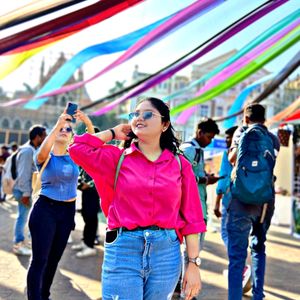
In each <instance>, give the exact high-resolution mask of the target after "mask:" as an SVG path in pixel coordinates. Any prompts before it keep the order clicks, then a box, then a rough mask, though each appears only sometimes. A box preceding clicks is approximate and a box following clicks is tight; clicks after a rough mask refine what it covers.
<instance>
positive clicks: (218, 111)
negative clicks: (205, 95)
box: [216, 106, 223, 117]
mask: <svg viewBox="0 0 300 300" xmlns="http://www.w3.org/2000/svg"><path fill="white" fill-rule="evenodd" d="M216 114H217V117H221V116H223V107H222V106H217V111H216Z"/></svg>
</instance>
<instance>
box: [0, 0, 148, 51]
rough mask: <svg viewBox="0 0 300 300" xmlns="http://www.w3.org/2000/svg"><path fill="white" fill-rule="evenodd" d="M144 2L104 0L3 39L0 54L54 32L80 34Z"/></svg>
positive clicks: (136, 0) (0, 42) (139, 0)
mask: <svg viewBox="0 0 300 300" xmlns="http://www.w3.org/2000/svg"><path fill="white" fill-rule="evenodd" d="M142 1H144V0H102V1H99V2H96V3H94V4H92V5H89V6H88V7H85V8H83V9H79V10H77V11H75V12H72V13H69V14H67V15H64V16H61V17H58V18H56V19H54V20H50V21H47V22H44V23H43V24H40V25H37V26H34V27H31V28H29V29H26V30H23V31H21V32H18V33H16V34H13V35H10V36H8V37H6V38H2V39H1V40H0V54H2V53H4V52H7V51H9V50H12V49H14V48H16V47H18V46H21V45H22V43H23V42H26V41H28V40H30V39H33V40H34V41H35V39H37V38H38V37H39V36H44V35H47V34H49V32H50V33H51V32H52V31H54V30H61V32H60V34H63V35H65V34H66V33H70V32H72V33H75V32H78V31H79V30H82V29H83V28H86V27H89V26H91V25H94V24H96V23H99V22H100V21H103V20H105V19H107V18H110V17H112V16H113V15H115V14H117V13H119V12H121V11H123V10H125V9H127V8H129V7H131V6H133V5H135V4H137V3H139V2H142Z"/></svg>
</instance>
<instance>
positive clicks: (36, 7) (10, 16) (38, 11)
mask: <svg viewBox="0 0 300 300" xmlns="http://www.w3.org/2000/svg"><path fill="white" fill-rule="evenodd" d="M83 1H86V0H72V2H70V1H69V0H61V1H57V0H56V1H55V3H53V1H45V0H42V1H38V3H37V1H35V2H34V3H29V4H27V5H25V6H22V7H19V8H18V9H16V10H14V11H12V12H9V13H7V14H5V15H2V16H1V21H0V30H3V29H7V28H9V27H12V26H16V25H18V24H21V23H24V22H28V21H30V20H33V19H36V18H40V17H42V16H44V15H47V14H50V13H53V12H56V11H58V10H61V9H63V8H66V7H69V6H73V5H74V4H78V3H80V2H83ZM45 2H49V3H45Z"/></svg>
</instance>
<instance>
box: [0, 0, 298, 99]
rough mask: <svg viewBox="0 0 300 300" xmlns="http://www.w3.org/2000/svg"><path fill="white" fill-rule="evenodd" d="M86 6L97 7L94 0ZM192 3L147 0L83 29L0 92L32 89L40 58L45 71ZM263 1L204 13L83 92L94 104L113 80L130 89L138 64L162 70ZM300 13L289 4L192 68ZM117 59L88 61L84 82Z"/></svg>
mask: <svg viewBox="0 0 300 300" xmlns="http://www.w3.org/2000/svg"><path fill="white" fill-rule="evenodd" d="M90 1H93V2H95V1H94V0H90ZM199 1H200V0H199ZM29 2H31V1H27V0H10V1H7V2H6V5H5V7H2V8H1V14H5V12H7V11H10V10H12V9H14V8H16V7H20V6H22V5H23V4H27V3H29ZM194 2H195V0H146V1H144V2H141V3H140V4H138V5H136V6H134V7H132V8H129V9H127V10H125V11H124V12H122V13H119V14H117V15H115V16H114V17H112V18H110V19H108V20H105V21H103V22H101V23H99V24H97V25H94V26H91V27H90V28H88V29H85V30H82V31H81V32H80V33H77V34H75V35H73V36H71V37H69V38H67V39H65V40H62V41H60V42H58V43H56V44H55V45H53V46H51V47H50V48H48V49H46V50H44V51H43V52H41V53H39V54H38V55H35V56H34V57H32V58H31V59H30V60H28V61H26V62H25V63H24V64H23V65H22V66H21V67H20V68H19V69H17V70H15V71H14V72H13V73H11V74H10V75H8V76H7V77H6V78H5V79H3V80H1V81H0V87H2V88H3V89H4V90H5V91H8V92H13V91H14V90H15V89H24V86H23V83H24V82H26V83H28V84H29V85H31V86H35V85H37V83H38V78H39V69H40V64H41V61H42V60H43V59H45V61H46V67H47V65H48V66H49V65H51V64H54V63H55V61H56V59H57V58H58V56H59V53H60V52H61V51H63V52H65V53H66V55H67V57H69V58H70V57H71V56H72V55H74V54H76V53H77V52H79V51H80V50H82V49H84V48H86V47H88V46H91V45H94V44H98V43H102V42H105V41H108V40H111V39H114V38H116V37H118V36H121V35H124V34H126V33H129V32H131V31H134V30H136V29H138V28H140V27H143V26H146V25H148V24H150V23H152V22H154V21H156V20H158V19H161V18H163V17H165V16H167V15H169V14H171V13H173V12H176V11H178V10H180V9H183V8H184V7H186V6H188V5H190V4H191V3H194ZM264 2H266V0H251V1H245V0H227V1H226V2H225V3H223V4H221V5H219V6H218V7H217V8H215V9H213V10H212V11H210V12H209V13H208V14H206V15H204V16H201V17H200V18H197V19H195V20H194V21H192V22H191V23H189V24H187V25H185V26H183V27H181V28H180V29H179V30H177V31H174V32H172V33H171V34H170V35H168V36H167V37H166V38H164V39H161V40H160V41H158V42H157V43H156V44H154V45H153V46H151V47H149V48H147V49H146V50H145V51H143V52H141V53H139V54H138V55H137V56H135V57H134V58H132V59H130V60H129V61H128V62H126V63H124V64H122V65H120V66H118V67H117V68H115V69H114V70H112V71H109V72H108V73H107V74H105V75H103V76H101V77H99V78H98V79H96V80H94V81H93V82H91V83H89V84H87V85H86V88H87V91H88V93H89V96H90V97H91V99H92V100H97V99H99V98H101V97H103V96H105V95H107V91H108V90H109V89H110V88H112V87H113V86H114V84H115V81H123V80H126V84H127V85H129V84H130V83H131V76H132V72H133V70H134V67H135V65H138V66H139V70H140V71H141V72H145V73H152V72H155V71H157V70H159V69H161V68H162V67H164V66H166V65H168V64H170V63H171V62H173V61H174V60H176V59H177V58H179V57H181V56H182V55H184V54H185V53H187V52H189V51H190V50H192V49H194V48H195V47H197V46H198V45H199V44H200V43H201V42H204V41H205V40H207V39H208V38H209V37H211V36H213V35H214V34H216V33H217V32H219V31H220V30H222V29H223V28H224V27H226V26H228V25H229V24H231V23H232V22H234V21H235V20H237V19H239V18H240V17H241V16H243V15H245V14H246V13H247V12H249V11H251V10H253V9H254V8H256V7H257V6H259V5H261V4H262V3H264ZM298 8H299V0H289V1H288V2H287V3H286V4H284V5H282V6H280V7H279V8H277V9H276V10H275V11H273V12H271V13H270V14H269V15H267V16H265V17H264V18H263V19H261V20H259V21H257V22H255V23H254V24H253V25H251V26H249V27H248V28H246V29H245V30H243V31H241V32H240V33H239V34H237V35H236V36H235V37H233V38H231V39H230V40H228V41H227V42H225V43H223V44H222V45H220V46H219V47H218V48H215V49H214V50H213V51H211V52H210V53H208V54H206V55H205V56H204V57H202V58H200V59H199V60H198V61H196V62H195V63H196V64H201V63H203V62H206V61H208V60H211V59H213V58H215V57H217V56H219V55H222V54H223V53H226V52H228V51H230V50H232V49H237V50H238V49H241V48H242V47H243V46H244V45H246V44H247V43H249V42H250V41H251V40H253V39H254V38H255V37H256V36H258V35H259V34H260V33H262V32H263V31H265V30H266V29H268V28H269V27H271V26H272V25H273V24H275V23H276V22H278V21H279V20H281V19H282V18H284V17H285V16H287V15H289V14H291V13H292V12H294V11H295V10H296V9H298ZM13 30H14V29H11V31H13ZM11 31H2V32H0V36H1V34H6V35H7V34H9V33H10V32H11ZM298 50H299V43H298V44H296V45H294V46H293V47H292V48H290V49H289V50H288V51H286V52H285V53H284V54H282V55H280V56H279V57H277V58H276V59H275V60H273V61H272V62H271V63H269V64H267V65H266V66H265V69H267V70H268V71H271V72H276V71H279V70H280V69H282V68H283V67H284V66H285V65H286V64H287V63H288V61H289V60H290V59H292V57H293V56H294V55H295V54H296V53H297V51H298ZM121 54H122V52H119V53H116V54H112V55H105V56H102V57H100V58H94V59H93V60H91V61H89V62H87V63H86V64H85V65H84V66H83V71H84V77H85V79H88V78H90V77H92V76H93V75H94V74H96V73H98V72H99V71H100V70H102V69H103V68H104V67H106V66H107V65H108V64H110V63H111V62H113V61H114V60H115V59H117V58H118V57H119V56H120V55H121ZM1 59H3V58H2V57H1V56H0V67H1ZM2 61H3V60H2ZM190 72H191V66H188V67H186V68H185V69H183V70H182V71H180V72H179V73H178V74H180V75H190ZM298 72H299V70H298Z"/></svg>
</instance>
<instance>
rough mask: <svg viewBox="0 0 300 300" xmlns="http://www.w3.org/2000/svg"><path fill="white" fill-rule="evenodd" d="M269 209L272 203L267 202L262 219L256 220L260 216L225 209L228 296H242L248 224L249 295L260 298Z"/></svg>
mask: <svg viewBox="0 0 300 300" xmlns="http://www.w3.org/2000/svg"><path fill="white" fill-rule="evenodd" d="M273 213H274V205H272V204H269V205H268V209H267V213H266V217H265V219H264V222H263V223H260V216H254V215H248V216H245V215H243V214H239V213H238V212H236V211H230V210H229V211H228V222H227V231H228V256H229V268H228V299H229V300H241V299H242V295H243V288H242V274H243V269H244V266H245V263H246V258H247V248H248V238H249V234H250V230H251V228H252V231H251V234H250V236H251V242H250V249H251V260H252V294H253V296H252V299H253V300H261V299H263V298H264V293H263V286H264V276H265V267H266V254H265V241H266V234H267V231H268V229H269V227H270V223H271V218H272V216H273Z"/></svg>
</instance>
